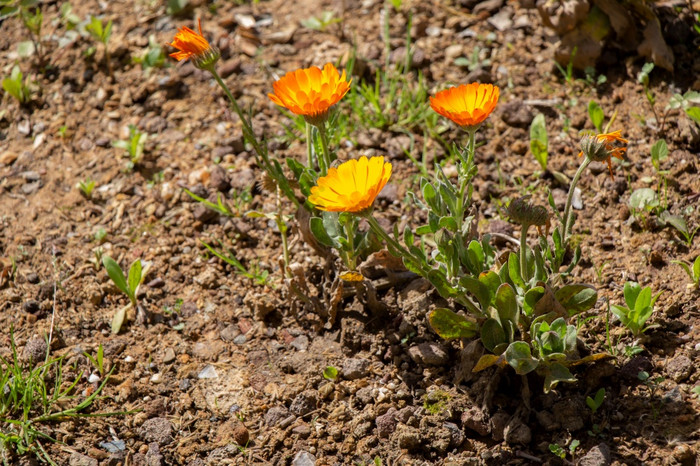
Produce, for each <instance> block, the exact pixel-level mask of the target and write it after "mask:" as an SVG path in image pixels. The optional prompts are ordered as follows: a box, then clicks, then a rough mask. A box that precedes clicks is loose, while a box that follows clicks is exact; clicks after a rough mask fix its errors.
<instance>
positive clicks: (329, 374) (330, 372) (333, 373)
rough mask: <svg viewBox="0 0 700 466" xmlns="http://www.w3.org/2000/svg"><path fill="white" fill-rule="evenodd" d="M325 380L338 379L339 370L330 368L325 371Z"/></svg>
mask: <svg viewBox="0 0 700 466" xmlns="http://www.w3.org/2000/svg"><path fill="white" fill-rule="evenodd" d="M323 378H324V379H328V380H335V379H337V378H338V369H336V368H335V367H333V366H328V367H326V368H325V369H323Z"/></svg>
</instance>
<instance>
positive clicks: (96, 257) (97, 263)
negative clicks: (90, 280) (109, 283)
mask: <svg viewBox="0 0 700 466" xmlns="http://www.w3.org/2000/svg"><path fill="white" fill-rule="evenodd" d="M92 254H93V257H92V259H90V263H91V264H92V266H93V268H94V269H95V271H98V270H100V267H102V256H103V255H104V250H103V249H102V246H98V247H96V248H95V249H93V250H92Z"/></svg>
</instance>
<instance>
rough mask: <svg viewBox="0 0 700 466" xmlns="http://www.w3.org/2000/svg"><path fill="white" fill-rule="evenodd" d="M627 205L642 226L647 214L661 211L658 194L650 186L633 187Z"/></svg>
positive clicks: (644, 223)
mask: <svg viewBox="0 0 700 466" xmlns="http://www.w3.org/2000/svg"><path fill="white" fill-rule="evenodd" d="M628 205H629V208H630V211H631V212H632V215H633V216H634V218H635V219H637V221H638V222H639V223H640V225H641V226H642V227H644V226H645V225H646V219H647V217H648V215H649V214H651V213H657V214H658V213H660V212H663V209H662V208H661V202H660V201H659V195H658V194H657V193H656V191H654V190H653V189H651V188H639V189H635V190H634V191H633V192H632V194H631V195H630V198H629V201H628Z"/></svg>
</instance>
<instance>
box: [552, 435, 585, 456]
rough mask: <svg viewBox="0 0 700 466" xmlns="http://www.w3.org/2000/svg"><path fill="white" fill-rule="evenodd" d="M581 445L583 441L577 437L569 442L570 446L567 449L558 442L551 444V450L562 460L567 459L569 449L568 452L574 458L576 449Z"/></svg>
mask: <svg viewBox="0 0 700 466" xmlns="http://www.w3.org/2000/svg"><path fill="white" fill-rule="evenodd" d="M579 445H581V442H579V441H578V440H577V439H574V440H572V441H571V443H570V444H569V447H568V448H567V449H566V450H565V449H564V448H563V447H562V446H561V445H559V444H557V443H550V444H549V451H550V452H552V454H554V456H557V457H559V458H561V459H562V460H565V459H566V454H567V450H568V453H569V454H570V455H571V457H572V458H574V455H575V452H576V449H577V448H578V447H579Z"/></svg>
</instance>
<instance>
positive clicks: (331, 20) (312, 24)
mask: <svg viewBox="0 0 700 466" xmlns="http://www.w3.org/2000/svg"><path fill="white" fill-rule="evenodd" d="M341 21H342V19H341V18H336V17H335V13H333V12H332V11H324V12H322V13H321V14H320V15H319V16H312V17H310V18H307V19H302V20H301V21H300V23H301V25H302V26H304V27H305V28H309V29H313V30H314V31H321V32H324V31H325V30H326V29H328V27H329V26H331V25H332V24H336V23H340V22H341Z"/></svg>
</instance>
